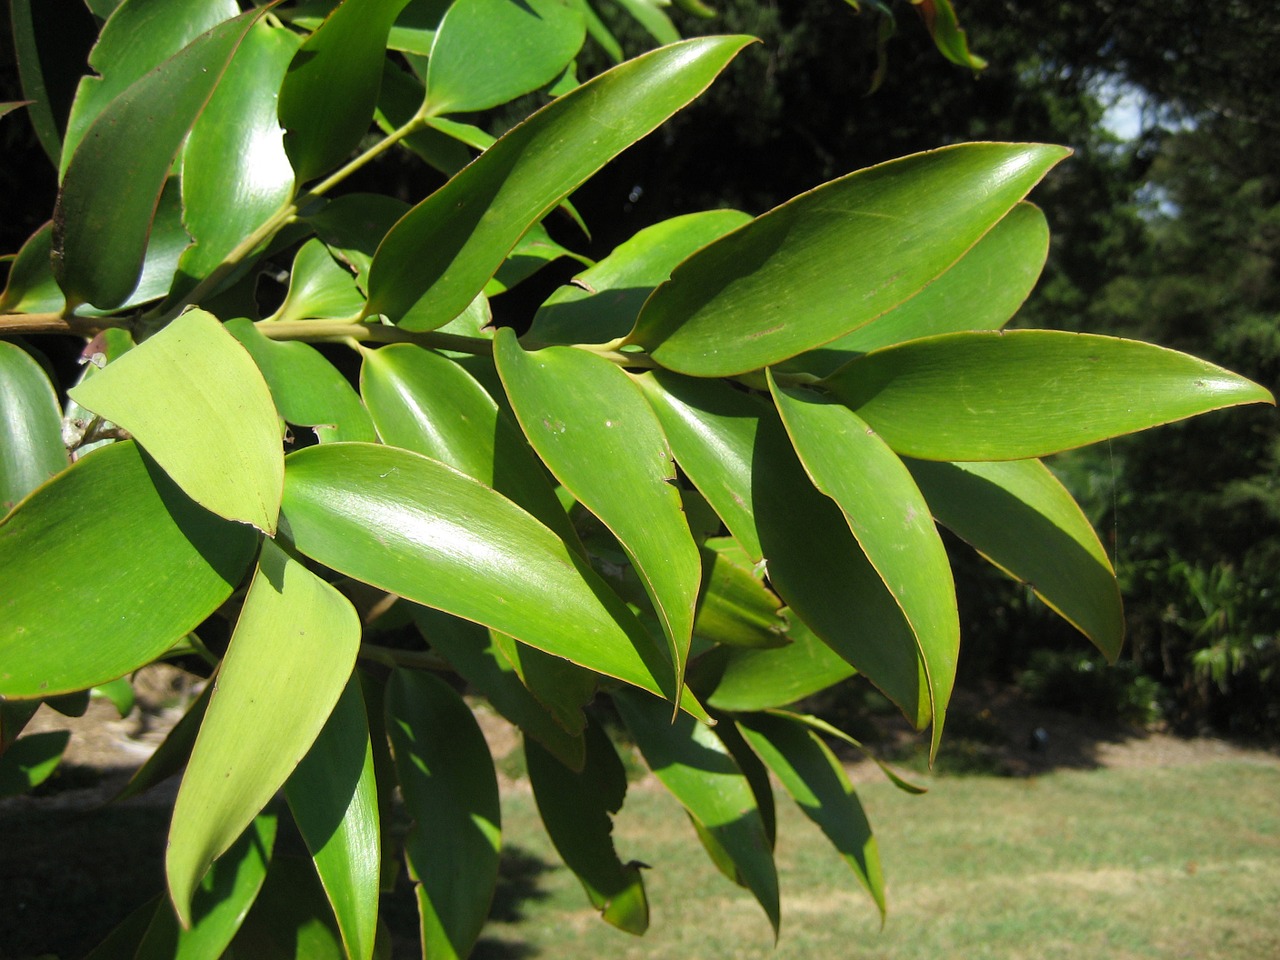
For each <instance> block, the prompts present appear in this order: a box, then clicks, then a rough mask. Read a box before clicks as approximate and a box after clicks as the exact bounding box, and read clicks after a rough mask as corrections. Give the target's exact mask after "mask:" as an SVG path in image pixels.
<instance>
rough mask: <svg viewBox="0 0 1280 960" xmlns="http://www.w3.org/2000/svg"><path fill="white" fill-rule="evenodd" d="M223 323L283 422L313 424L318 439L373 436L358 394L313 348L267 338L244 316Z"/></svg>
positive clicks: (330, 439)
mask: <svg viewBox="0 0 1280 960" xmlns="http://www.w3.org/2000/svg"><path fill="white" fill-rule="evenodd" d="M226 328H227V330H228V332H230V333H231V335H232V336H233V337H235V338H236V339H237V340H239V341H240V343H241V345H243V346H244V348H245V349H246V350H248V351H249V355H250V356H251V357H253V361H254V363H256V364H257V365H258V369H259V370H260V371H262V376H263V379H265V380H266V381H267V387H268V388H269V389H270V390H271V398H272V400H274V401H275V406H276V409H277V410H278V411H279V412H280V416H281V417H282V418H283V419H284V420H285V421H286V422H287V423H292V424H293V425H294V426H299V427H314V428H315V431H316V436H317V437H318V438H319V440H320V442H321V443H329V442H331V441H334V440H368V441H372V440H376V439H377V433H376V432H375V431H374V429H373V420H372V419H371V418H370V416H369V411H368V410H366V409H365V406H364V404H363V403H362V402H361V401H360V397H359V395H358V394H357V393H356V392H355V390H354V389H353V388H352V386H351V384H350V383H348V382H347V378H346V377H344V376H343V375H342V374H341V373H340V372H338V369H337V368H336V367H334V365H333V364H332V363H330V362H329V361H328V360H326V359H325V358H324V356H323V355H322V354H321V353H320V351H319V350H317V349H316V348H315V347H313V346H311V345H310V344H307V343H301V342H299V341H296V340H294V341H276V340H271V339H269V338H267V337H264V336H263V335H262V332H261V328H260V327H257V326H255V325H254V324H253V323H252V322H251V321H249V320H245V319H238V320H228V321H227V323H226Z"/></svg>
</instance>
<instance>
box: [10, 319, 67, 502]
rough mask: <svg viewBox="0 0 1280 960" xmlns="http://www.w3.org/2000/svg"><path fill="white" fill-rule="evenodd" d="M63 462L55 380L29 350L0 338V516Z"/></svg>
mask: <svg viewBox="0 0 1280 960" xmlns="http://www.w3.org/2000/svg"><path fill="white" fill-rule="evenodd" d="M66 467H67V451H66V448H65V447H64V446H63V445H62V410H61V409H60V408H59V406H58V397H57V394H55V393H54V391H53V384H51V383H50V382H49V377H48V376H47V375H46V374H45V372H44V370H43V369H41V367H40V364H38V363H37V362H36V361H35V360H34V359H33V358H32V357H31V355H30V354H29V353H27V352H26V351H25V350H23V349H22V348H21V347H19V346H17V345H16V344H13V343H6V342H3V341H0V516H3V515H4V514H6V513H8V512H9V511H10V510H11V509H13V506H14V504H16V503H17V502H18V501H19V500H21V499H22V498H23V497H25V496H26V495H27V494H28V493H30V492H31V491H32V490H34V489H35V488H36V487H38V486H40V484H42V483H44V482H45V481H46V480H48V479H49V478H50V477H52V476H53V475H54V474H56V473H58V472H60V471H62V470H65V469H66Z"/></svg>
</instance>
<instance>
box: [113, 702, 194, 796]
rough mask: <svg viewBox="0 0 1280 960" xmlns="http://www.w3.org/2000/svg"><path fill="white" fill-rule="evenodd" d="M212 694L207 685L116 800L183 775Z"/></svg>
mask: <svg viewBox="0 0 1280 960" xmlns="http://www.w3.org/2000/svg"><path fill="white" fill-rule="evenodd" d="M212 693H213V684H206V685H205V688H204V689H203V690H201V691H200V696H199V697H197V698H196V700H195V702H194V703H192V704H191V706H190V707H188V708H187V712H186V713H184V714H183V715H182V719H181V720H179V721H178V722H177V723H176V724H174V726H173V729H172V730H170V731H169V733H168V735H167V736H166V737H165V738H164V741H163V742H162V743H161V744H160V746H159V747H157V748H156V751H155V753H153V754H151V756H149V757H147V760H146V763H144V764H143V765H142V766H141V767H139V768H138V770H137V772H136V773H135V774H134V775H133V776H132V777H131V778H130V779H129V782H128V783H127V784H125V786H124V789H122V790H121V791H120V792H119V793H118V794H117V795H116V796H115V799H116V800H126V799H128V798H129V797H132V796H135V795H136V794H139V793H143V792H145V791H147V790H150V789H151V788H152V787H154V786H155V785H156V784H157V783H161V782H163V781H165V780H167V779H169V777H172V776H173V775H174V774H175V773H179V772H181V770H182V769H183V768H184V767H185V766H186V765H187V759H188V758H189V757H190V756H191V748H192V747H193V746H195V742H196V734H198V733H199V732H200V724H201V723H202V722H203V721H204V713H205V710H206V709H208V706H209V696H210V694H212Z"/></svg>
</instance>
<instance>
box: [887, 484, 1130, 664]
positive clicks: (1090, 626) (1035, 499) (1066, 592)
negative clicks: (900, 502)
mask: <svg viewBox="0 0 1280 960" xmlns="http://www.w3.org/2000/svg"><path fill="white" fill-rule="evenodd" d="M907 466H908V467H910V469H911V473H912V475H913V476H914V477H915V479H916V483H918V484H919V485H920V490H921V492H923V493H924V496H925V499H926V500H927V501H928V502H929V509H930V510H931V511H933V515H934V516H935V517H937V518H938V522H939V523H941V524H943V525H944V526H946V527H947V528H949V529H950V530H951V531H952V532H953V533H955V534H956V535H957V536H959V537H960V538H961V539H962V540H965V541H967V542H968V543H969V544H971V545H972V546H973V547H974V548H975V549H977V551H978V552H979V553H981V554H982V555H983V556H984V557H986V558H987V559H988V560H990V561H991V562H992V563H993V564H995V565H996V566H997V567H999V568H1000V569H1001V570H1004V571H1005V572H1006V573H1008V574H1009V575H1010V576H1012V577H1014V578H1016V579H1018V580H1021V581H1022V582H1023V583H1028V584H1030V585H1031V587H1032V589H1034V590H1035V592H1036V595H1037V596H1039V597H1040V599H1042V600H1043V601H1044V602H1045V604H1046V605H1048V606H1049V608H1050V609H1052V610H1054V611H1056V612H1057V613H1058V614H1060V615H1061V616H1062V617H1063V618H1064V619H1065V620H1066V621H1067V622H1068V623H1070V624H1072V625H1073V626H1074V627H1076V628H1077V629H1078V630H1080V632H1081V633H1083V634H1084V635H1085V636H1087V637H1088V638H1089V639H1090V640H1092V641H1093V643H1094V645H1096V646H1097V648H1098V649H1099V650H1101V651H1102V652H1103V653H1104V654H1105V655H1106V657H1107V659H1109V660H1112V661H1114V660H1115V659H1116V657H1117V656H1118V655H1119V653H1120V645H1121V643H1122V642H1123V640H1124V611H1123V609H1122V607H1121V602H1120V588H1119V586H1118V585H1117V584H1116V576H1115V572H1114V571H1113V570H1112V569H1111V562H1110V561H1109V560H1108V559H1107V554H1106V551H1105V550H1104V549H1103V547H1102V544H1101V543H1099V542H1098V535H1097V534H1096V533H1094V531H1093V527H1092V526H1090V524H1089V521H1088V520H1087V519H1086V518H1085V515H1084V513H1083V512H1082V511H1081V509H1080V507H1079V506H1078V505H1077V504H1076V502H1075V500H1074V499H1072V497H1071V494H1070V493H1069V492H1067V489H1066V488H1065V487H1064V486H1063V485H1062V484H1061V482H1059V480H1058V479H1057V478H1056V477H1055V476H1054V475H1053V474H1052V473H1051V472H1050V471H1049V468H1048V467H1046V466H1045V465H1044V464H1042V463H1040V462H1039V461H1038V460H1010V461H1007V462H999V463H933V462H929V461H925V460H911V461H908V462H907Z"/></svg>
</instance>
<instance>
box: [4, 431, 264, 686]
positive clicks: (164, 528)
mask: <svg viewBox="0 0 1280 960" xmlns="http://www.w3.org/2000/svg"><path fill="white" fill-rule="evenodd" d="M122 518H128V520H127V524H128V531H129V535H128V536H127V537H122V536H121V523H122ZM255 541H256V537H255V536H254V533H253V531H252V530H250V529H249V528H248V527H245V526H242V525H240V524H236V523H228V522H227V521H225V520H222V519H221V518H219V517H216V516H214V515H213V514H211V513H209V512H208V511H206V510H204V509H203V508H201V507H199V506H198V505H196V504H195V503H193V502H192V501H191V500H190V499H188V498H187V497H186V495H184V494H183V493H182V491H181V490H179V489H178V487H177V486H175V485H174V483H173V482H172V481H171V480H170V479H169V478H168V477H167V476H166V475H165V474H164V472H163V471H161V470H160V469H159V468H158V467H157V466H156V465H155V464H154V463H153V462H151V461H150V460H148V459H147V458H145V457H144V456H143V454H142V452H141V451H140V450H139V449H138V447H137V446H136V445H135V444H133V443H130V442H124V443H114V444H111V445H110V446H109V447H107V448H105V449H102V450H97V451H95V452H93V453H92V454H90V455H89V456H87V457H85V458H84V459H82V460H80V461H79V462H77V463H76V464H75V465H74V466H72V467H71V468H70V469H69V470H66V471H64V472H62V473H60V474H59V475H58V476H57V477H55V478H54V479H53V480H51V481H50V482H49V483H47V484H45V485H44V486H43V487H40V488H39V489H38V490H36V492H35V493H33V494H32V495H31V496H30V497H28V498H27V499H26V500H25V501H23V503H22V505H21V506H20V507H19V508H18V509H16V510H14V511H13V512H12V513H10V514H9V515H8V516H7V517H6V518H5V519H4V521H3V522H0V583H4V585H5V615H4V617H3V618H2V619H0V696H7V697H21V698H27V697H43V696H51V695H53V694H58V693H66V692H69V691H72V690H84V689H87V688H88V687H92V686H95V685H96V684H100V683H105V682H106V681H108V680H114V679H115V678H116V677H119V676H122V675H124V674H126V673H129V672H130V671H132V670H136V669H137V668H138V667H140V666H142V665H143V664H144V663H149V662H150V661H152V660H154V659H155V658H156V657H158V656H159V655H160V654H161V653H163V652H164V651H165V650H167V649H168V648H169V647H170V646H172V645H173V644H174V643H175V642H176V641H178V640H180V639H181V638H182V637H184V636H185V635H186V634H187V633H188V631H190V630H191V629H192V628H193V627H195V626H196V625H197V624H198V623H200V622H201V621H202V620H204V618H205V617H207V616H208V615H209V614H211V613H212V612H213V611H214V610H215V609H216V608H217V607H218V605H219V604H221V603H222V601H224V600H225V599H226V598H227V597H228V596H230V595H231V591H232V589H233V588H234V587H235V586H236V584H237V583H239V581H240V578H241V576H242V575H243V573H244V571H245V568H246V566H247V565H248V563H249V559H250V557H251V556H252V552H253V545H254V543H255ZM139 544H146V549H145V550H141V549H139V548H138V545H139Z"/></svg>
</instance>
